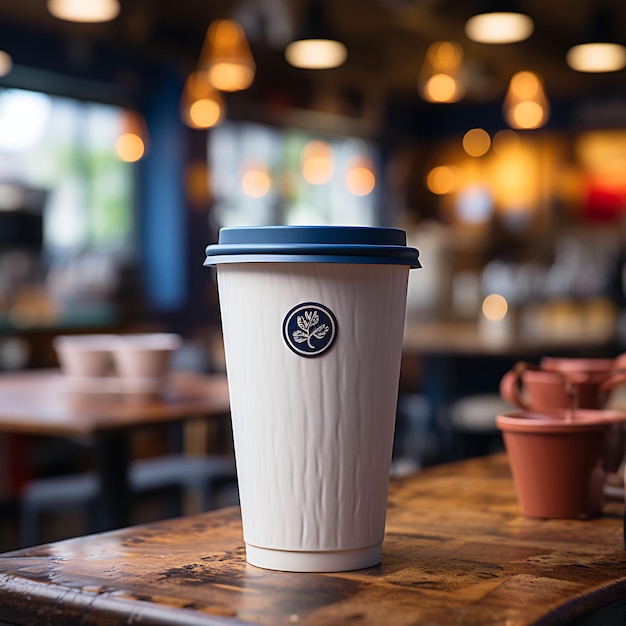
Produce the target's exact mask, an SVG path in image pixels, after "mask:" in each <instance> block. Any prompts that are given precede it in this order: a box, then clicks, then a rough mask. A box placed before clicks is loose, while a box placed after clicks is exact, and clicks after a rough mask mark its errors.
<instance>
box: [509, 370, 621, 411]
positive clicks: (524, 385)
mask: <svg viewBox="0 0 626 626" xmlns="http://www.w3.org/2000/svg"><path fill="white" fill-rule="evenodd" d="M612 363H613V361H611V360H608V359H553V358H544V359H542V360H541V364H540V366H539V367H537V366H536V365H532V364H530V363H525V362H523V361H520V362H518V363H516V364H515V366H514V367H513V369H511V370H510V371H508V372H507V373H506V374H505V375H504V376H503V377H502V379H501V381H500V395H501V396H502V398H503V399H504V400H506V401H507V402H509V403H511V404H514V405H516V406H518V407H520V408H522V409H526V410H532V411H545V410H548V411H550V410H554V409H564V408H582V409H602V408H604V407H605V406H606V402H607V400H608V397H609V392H610V391H611V390H612V389H613V388H614V387H616V386H617V385H620V384H622V383H624V382H626V371H619V370H612V369H606V368H607V367H610V366H611V364H612ZM584 367H587V368H588V369H584Z"/></svg>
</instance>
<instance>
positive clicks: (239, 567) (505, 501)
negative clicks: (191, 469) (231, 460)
mask: <svg viewBox="0 0 626 626" xmlns="http://www.w3.org/2000/svg"><path fill="white" fill-rule="evenodd" d="M621 513H622V503H621V502H608V503H607V505H606V510H605V515H604V516H603V517H601V518H598V519H594V520H588V521H575V520H548V521H547V520H536V519H530V518H526V517H523V516H521V515H520V514H519V510H518V507H517V503H516V499H515V492H514V488H513V483H512V481H511V477H510V473H509V469H508V463H507V458H506V456H505V455H496V456H491V457H483V458H476V459H473V460H469V461H462V462H459V463H455V464H449V465H442V466H438V467H435V468H432V469H429V470H426V471H424V472H422V473H420V474H417V475H416V476H414V477H409V478H405V479H401V480H398V481H397V482H395V481H394V482H392V485H391V490H390V498H389V512H388V520H387V531H386V537H385V541H384V544H383V560H382V564H381V565H379V566H377V567H373V568H370V569H365V570H361V571H356V572H346V573H334V574H294V573H285V572H272V571H268V570H262V569H258V568H256V567H253V566H251V565H248V564H247V563H246V562H245V551H244V544H243V540H242V530H241V523H240V513H239V509H238V508H228V509H222V510H220V511H215V512H210V513H204V514H201V515H197V516H192V517H187V518H185V517H183V518H178V519H174V520H170V521H163V522H158V523H153V524H147V525H143V526H136V527H133V528H127V529H124V530H118V531H113V532H109V533H104V534H100V535H95V536H87V537H82V538H78V539H71V540H67V541H63V542H58V543H53V544H48V545H44V546H39V547H36V548H31V549H28V550H20V551H16V552H11V553H8V554H4V555H0V622H1V621H2V620H4V622H6V623H11V624H28V626H37V625H42V624H77V623H80V624H83V625H87V626H89V625H99V626H104V625H107V626H116V625H122V624H135V623H137V624H142V625H143V626H146V625H159V626H166V625H172V626H173V625H177V626H181V625H186V624H189V625H191V624H194V625H196V626H203V625H221V626H225V625H229V624H230V625H236V624H268V625H269V624H271V625H274V626H275V625H283V624H284V625H293V624H300V625H303V626H304V625H315V626H330V625H333V626H336V625H340V624H346V625H350V626H353V625H357V626H365V625H379V624H390V625H391V624H393V625H394V626H403V625H409V624H429V625H431V626H436V625H439V626H446V625H452V624H456V625H459V624H462V625H464V626H469V625H477V626H478V625H480V626H484V625H486V624H497V625H498V626H503V625H506V626H526V625H529V624H541V625H542V626H546V625H550V624H565V623H571V621H572V620H575V619H576V618H579V617H581V616H584V615H586V614H589V613H590V612H595V611H597V610H599V609H600V608H601V607H606V606H609V607H611V606H612V607H615V606H616V605H614V604H612V603H614V602H616V601H619V600H620V599H623V598H624V596H625V594H626V553H625V552H624V543H623V537H622V518H621ZM620 610H621V611H622V612H621V613H619V615H620V616H622V617H623V614H624V613H623V610H624V609H623V606H622V607H621V608H620ZM608 623H610V624H616V623H622V622H621V621H620V620H617V621H616V620H615V619H613V621H609V622H608Z"/></svg>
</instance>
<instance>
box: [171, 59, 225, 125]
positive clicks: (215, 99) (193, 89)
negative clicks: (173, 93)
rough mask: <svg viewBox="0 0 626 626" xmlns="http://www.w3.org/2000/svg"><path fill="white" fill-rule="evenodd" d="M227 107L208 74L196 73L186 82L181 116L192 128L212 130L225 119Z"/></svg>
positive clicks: (181, 100)
mask: <svg viewBox="0 0 626 626" xmlns="http://www.w3.org/2000/svg"><path fill="white" fill-rule="evenodd" d="M224 114H225V105H224V101H223V99H222V96H221V95H220V93H219V91H217V90H216V89H215V88H214V87H213V85H212V84H211V82H210V81H209V78H208V76H207V73H206V72H203V71H196V72H193V73H192V74H190V75H189V76H188V77H187V80H186V81H185V85H184V87H183V93H182V96H181V99H180V115H181V117H182V120H183V122H184V123H185V124H186V125H187V126H189V127H190V128H196V129H203V128H211V127H213V126H216V125H217V124H219V123H220V122H221V121H222V119H223V118H224Z"/></svg>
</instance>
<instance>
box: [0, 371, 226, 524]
mask: <svg viewBox="0 0 626 626" xmlns="http://www.w3.org/2000/svg"><path fill="white" fill-rule="evenodd" d="M71 383H72V381H68V380H67V379H65V378H64V377H63V376H62V375H61V374H60V372H59V371H57V370H32V371H25V372H19V373H12V374H2V375H0V431H4V432H8V433H23V434H30V435H43V436H51V437H69V438H79V439H85V440H88V441H90V442H93V444H94V454H95V461H96V469H97V471H98V473H99V476H100V480H101V495H100V498H99V511H98V515H97V516H96V517H97V520H98V525H99V527H98V529H97V530H109V529H112V528H120V527H122V526H127V525H128V523H129V510H130V491H129V486H128V481H127V476H128V465H129V462H130V458H129V456H130V452H129V435H130V433H131V432H132V431H133V430H134V429H136V428H138V427H141V426H148V425H154V424H162V423H168V422H176V421H181V420H185V419H191V418H205V417H211V416H219V415H226V414H228V412H229V410H230V401H229V396H228V384H227V381H226V376H224V375H215V376H203V375H198V374H192V373H186V372H185V373H183V372H178V373H174V374H172V375H171V376H169V377H168V379H167V381H166V382H165V383H164V385H163V388H162V389H159V390H158V392H156V393H152V394H127V393H94V392H93V391H94V390H93V389H89V391H82V392H77V391H75V387H73V386H72V385H71ZM104 388H106V386H104Z"/></svg>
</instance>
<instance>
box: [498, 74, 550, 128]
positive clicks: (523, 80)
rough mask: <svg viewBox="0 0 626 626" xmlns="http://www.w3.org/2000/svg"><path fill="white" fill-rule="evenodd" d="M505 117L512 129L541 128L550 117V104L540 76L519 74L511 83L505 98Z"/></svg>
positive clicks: (515, 75) (514, 76)
mask: <svg viewBox="0 0 626 626" xmlns="http://www.w3.org/2000/svg"><path fill="white" fill-rule="evenodd" d="M503 109H504V117H505V119H506V122H507V124H508V125H509V126H510V127H511V128H518V129H524V130H530V129H534V128H540V127H541V126H543V125H544V124H545V123H546V122H547V121H548V118H549V117H550V104H549V102H548V97H547V95H546V91H545V89H544V86H543V80H542V79H541V77H540V76H539V75H538V74H535V73H534V72H529V71H522V72H517V73H516V74H514V75H513V77H512V78H511V80H510V82H509V86H508V89H507V92H506V96H505V98H504V104H503Z"/></svg>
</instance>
